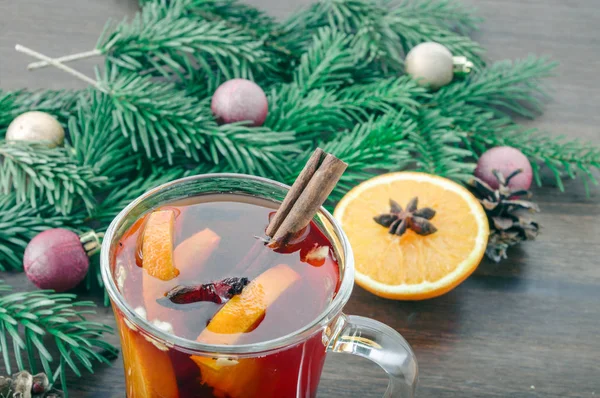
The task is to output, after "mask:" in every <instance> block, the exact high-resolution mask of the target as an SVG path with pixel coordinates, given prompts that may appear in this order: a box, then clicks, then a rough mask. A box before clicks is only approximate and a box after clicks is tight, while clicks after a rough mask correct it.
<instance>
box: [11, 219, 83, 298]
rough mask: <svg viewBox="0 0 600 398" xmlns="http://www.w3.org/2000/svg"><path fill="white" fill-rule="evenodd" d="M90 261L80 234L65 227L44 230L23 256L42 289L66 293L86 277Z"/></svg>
mask: <svg viewBox="0 0 600 398" xmlns="http://www.w3.org/2000/svg"><path fill="white" fill-rule="evenodd" d="M89 265H90V260H89V258H88V256H87V254H86V252H85V250H84V249H83V246H82V245H81V242H80V241H79V236H78V235H77V234H76V233H74V232H71V231H69V230H66V229H63V228H54V229H49V230H47V231H44V232H42V233H40V234H38V235H37V236H36V237H35V238H33V239H32V240H31V241H30V242H29V244H28V245H27V248H26V249H25V255H24V256H23V267H24V268H25V273H26V274H27V277H28V278H29V280H30V281H31V282H33V284H34V285H36V286H37V287H39V288H40V289H53V290H55V291H57V292H64V291H67V290H70V289H72V288H74V287H75V286H77V285H78V284H79V282H81V281H82V280H83V278H85V275H86V274H87V272H88V268H89Z"/></svg>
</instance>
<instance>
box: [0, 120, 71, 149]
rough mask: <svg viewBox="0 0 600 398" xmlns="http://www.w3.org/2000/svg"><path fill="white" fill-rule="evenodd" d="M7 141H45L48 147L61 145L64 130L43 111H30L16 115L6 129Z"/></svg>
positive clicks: (63, 138)
mask: <svg viewBox="0 0 600 398" xmlns="http://www.w3.org/2000/svg"><path fill="white" fill-rule="evenodd" d="M6 140H7V141H31V142H45V143H47V145H48V146H49V147H50V148H54V147H56V146H59V145H62V144H63V142H64V140H65V130H64V129H63V127H62V126H61V124H60V123H59V122H58V120H56V119H55V118H54V116H52V115H49V114H48V113H45V112H39V111H31V112H25V113H22V114H21V115H19V116H17V117H16V118H15V119H14V120H13V121H12V122H11V123H10V125H9V126H8V129H7V130H6Z"/></svg>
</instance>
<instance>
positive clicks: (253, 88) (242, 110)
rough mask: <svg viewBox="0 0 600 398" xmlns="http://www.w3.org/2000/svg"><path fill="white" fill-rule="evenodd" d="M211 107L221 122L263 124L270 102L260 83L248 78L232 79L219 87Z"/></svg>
mask: <svg viewBox="0 0 600 398" xmlns="http://www.w3.org/2000/svg"><path fill="white" fill-rule="evenodd" d="M210 109H211V110H212V112H213V114H214V115H215V117H216V118H217V120H218V121H219V123H235V122H243V121H250V122H252V125H253V126H262V124H263V123H264V122H265V119H266V118H267V112H268V111H269V102H268V101H267V96H266V95H265V92H264V91H263V89H262V88H260V86H259V85H258V84H256V83H254V82H252V81H250V80H246V79H232V80H228V81H226V82H225V83H223V84H221V85H220V86H219V87H218V88H217V91H215V93H214V94H213V97H212V101H211V104H210Z"/></svg>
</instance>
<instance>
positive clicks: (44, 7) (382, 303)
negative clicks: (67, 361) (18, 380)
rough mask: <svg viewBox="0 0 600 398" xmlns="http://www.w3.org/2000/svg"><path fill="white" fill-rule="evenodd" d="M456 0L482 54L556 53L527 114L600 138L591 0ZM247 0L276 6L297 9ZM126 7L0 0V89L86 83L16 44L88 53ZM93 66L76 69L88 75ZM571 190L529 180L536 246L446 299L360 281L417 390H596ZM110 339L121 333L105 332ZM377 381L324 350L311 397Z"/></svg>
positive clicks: (580, 229)
mask: <svg viewBox="0 0 600 398" xmlns="http://www.w3.org/2000/svg"><path fill="white" fill-rule="evenodd" d="M465 1H466V2H468V3H469V4H473V5H474V6H476V7H477V8H478V9H479V11H480V14H481V15H482V16H483V17H485V18H486V23H485V24H484V25H483V28H482V30H481V32H479V33H478V34H477V35H476V38H477V39H478V40H480V41H481V42H482V43H483V44H484V45H485V46H486V47H487V48H488V50H489V52H488V54H489V58H490V59H492V60H499V59H504V58H518V57H525V56H527V55H528V54H530V53H537V54H544V55H549V56H551V57H553V58H554V59H556V60H558V61H560V67H559V68H558V71H557V72H558V75H557V76H556V77H555V78H554V79H552V80H551V81H550V82H549V86H550V87H551V88H552V90H553V92H554V100H553V101H552V102H551V103H549V104H548V108H547V113H546V114H545V115H544V116H543V117H541V118H540V119H538V120H536V121H534V122H532V123H531V124H532V125H534V126H538V127H541V128H543V129H546V130H548V131H550V132H551V133H552V134H556V135H558V134H565V135H567V136H569V137H579V138H583V139H588V140H590V141H593V142H595V143H596V144H600V135H599V129H598V126H599V125H600V109H599V108H598V104H599V102H600V78H599V76H598V75H599V73H600V71H599V66H600V39H599V38H600V3H598V0H465ZM304 2H308V0H302V3H304ZM252 3H254V4H256V5H259V6H262V7H265V8H266V9H267V10H269V11H270V12H271V13H272V14H273V15H276V16H285V15H286V14H288V13H290V12H291V11H293V10H295V9H296V8H297V7H298V6H300V5H301V3H300V2H298V1H296V2H292V1H276V0H253V1H252ZM135 10H136V1H135V0H77V1H76V0H19V1H11V0H0V87H2V88H3V89H14V88H20V87H28V88H37V87H46V88H66V87H81V85H80V84H79V82H77V81H75V80H73V79H72V78H70V77H69V76H67V75H65V74H63V73H62V72H59V71H56V70H52V69H46V70H43V71H37V72H35V73H33V72H27V71H26V70H25V65H26V64H27V62H28V61H30V59H28V58H27V57H25V56H23V55H21V54H17V53H15V52H14V50H13V48H14V45H15V43H21V44H23V45H26V46H29V47H31V48H33V49H37V50H40V51H42V52H44V53H46V54H49V55H61V54H68V53H71V52H78V51H83V50H87V49H91V48H92V47H93V46H94V44H95V41H96V39H97V36H98V34H99V33H100V31H101V29H102V27H103V25H104V23H105V21H106V20H107V19H108V18H109V17H110V18H116V19H120V18H122V17H123V16H124V15H127V14H131V13H133V12H135ZM91 65H93V63H92V62H83V63H80V64H79V68H80V69H81V70H83V71H86V72H88V73H90V72H91V70H92V69H91ZM566 189H567V192H568V193H559V192H558V191H557V190H556V189H554V188H552V187H547V188H543V189H536V190H535V195H536V196H535V198H536V200H537V201H538V202H539V204H540V206H541V208H542V211H543V213H542V214H541V215H540V216H539V220H540V221H541V224H542V225H543V227H544V228H543V231H542V234H541V236H540V237H539V239H538V241H537V242H534V243H530V244H526V245H523V246H522V247H521V248H518V249H516V250H513V251H511V252H510V260H509V261H506V262H504V263H502V264H500V265H494V264H491V263H488V262H484V263H483V264H482V265H481V266H480V267H479V269H478V270H477V271H476V273H475V274H474V275H473V276H472V277H470V278H469V279H468V280H467V281H466V282H465V283H464V284H462V285H461V286H460V287H458V288H457V289H455V290H454V291H452V292H450V293H449V294H447V295H445V296H443V297H441V298H438V299H434V300H430V301H424V302H415V303H411V302H395V301H388V300H384V299H379V298H377V297H375V296H372V295H370V294H369V293H367V292H365V291H364V290H362V289H360V288H358V287H357V288H356V289H355V291H354V293H353V296H352V298H351V300H350V303H349V304H348V306H347V307H346V312H347V313H350V314H357V315H364V316H368V317H373V318H375V319H377V320H380V321H382V322H385V323H387V324H389V325H391V326H392V327H394V328H395V329H397V330H398V331H400V332H401V333H402V334H403V335H404V336H405V337H406V339H407V340H408V341H409V342H410V343H411V344H412V346H413V348H414V350H415V352H416V355H417V357H418V360H419V365H420V383H419V387H418V393H417V394H418V396H419V397H593V396H600V364H599V363H598V362H599V361H600V249H599V247H600V246H599V243H600V195H599V192H600V190H599V189H597V188H596V189H594V190H593V193H592V197H591V198H586V196H585V194H584V191H583V189H582V186H581V184H580V183H578V182H568V183H567V184H566ZM1 277H2V278H4V279H6V280H7V281H8V282H9V283H11V284H13V285H14V287H15V288H16V289H32V288H33V287H32V285H31V284H29V283H28V282H27V280H26V278H25V276H24V275H22V274H16V275H10V274H9V275H6V274H5V275H1ZM97 320H100V321H102V322H106V323H108V324H113V325H114V320H113V316H112V312H111V311H110V310H109V309H100V310H99V313H98V316H97ZM111 341H112V342H113V343H115V344H116V343H118V339H117V338H116V337H114V336H113V337H111ZM1 370H3V369H1V366H0V371H1ZM0 373H4V372H0ZM385 384H386V378H385V375H384V374H383V372H382V371H381V370H380V369H379V368H378V367H377V366H375V365H373V364H371V363H369V362H368V361H366V360H362V359H356V358H353V357H348V356H344V355H341V354H338V355H330V356H329V357H328V359H327V364H326V366H325V370H324V373H323V378H322V383H321V388H320V394H319V396H322V397H339V396H352V397H381V395H382V392H383V391H384V389H385ZM70 391H71V394H72V396H73V397H124V392H123V391H124V381H123V367H122V364H121V362H120V360H117V361H115V362H114V365H113V366H112V367H105V368H101V369H99V370H98V372H97V373H96V374H95V375H93V376H90V375H86V376H85V377H84V378H83V379H73V380H72V381H71V389H70Z"/></svg>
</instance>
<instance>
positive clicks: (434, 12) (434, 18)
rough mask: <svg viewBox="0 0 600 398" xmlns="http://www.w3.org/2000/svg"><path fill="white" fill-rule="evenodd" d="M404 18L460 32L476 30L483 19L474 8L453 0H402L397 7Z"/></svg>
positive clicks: (465, 32)
mask: <svg viewBox="0 0 600 398" xmlns="http://www.w3.org/2000/svg"><path fill="white" fill-rule="evenodd" d="M397 12H398V13H400V14H401V15H402V16H403V17H404V18H412V19H418V20H420V21H423V20H426V21H428V22H429V23H431V24H434V25H437V26H443V27H445V28H446V29H449V30H455V31H457V32H459V33H462V34H467V33H469V32H470V31H473V30H477V29H478V27H479V24H480V23H481V22H483V19H482V18H480V17H478V16H477V15H476V14H475V10H474V9H472V8H468V7H465V6H464V5H463V4H461V3H459V2H457V1H454V0H419V1H417V0H404V1H403V2H401V3H400V4H399V5H398V7H397Z"/></svg>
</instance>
